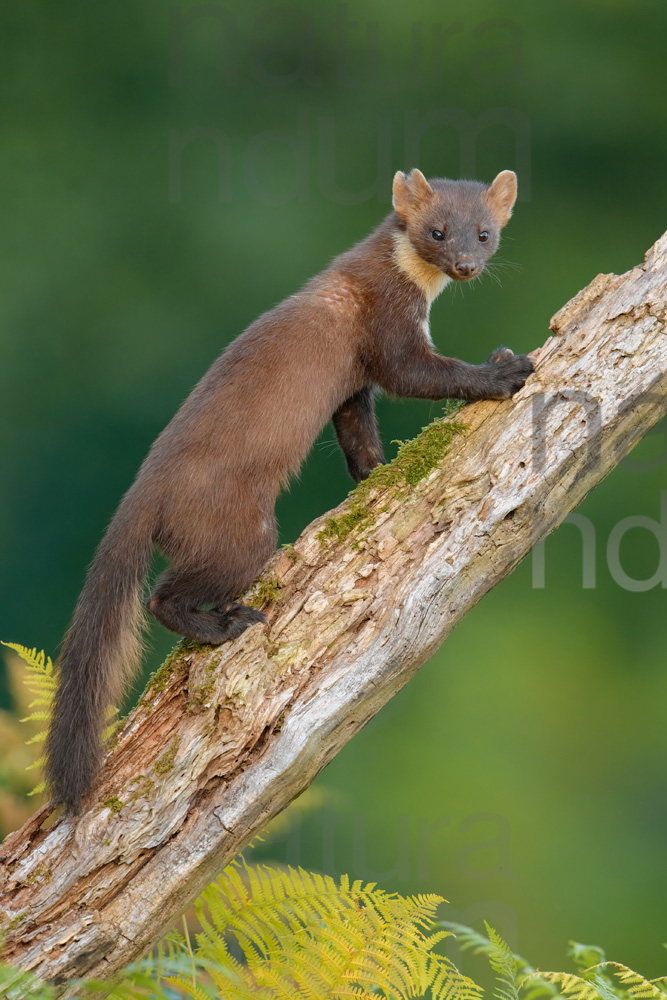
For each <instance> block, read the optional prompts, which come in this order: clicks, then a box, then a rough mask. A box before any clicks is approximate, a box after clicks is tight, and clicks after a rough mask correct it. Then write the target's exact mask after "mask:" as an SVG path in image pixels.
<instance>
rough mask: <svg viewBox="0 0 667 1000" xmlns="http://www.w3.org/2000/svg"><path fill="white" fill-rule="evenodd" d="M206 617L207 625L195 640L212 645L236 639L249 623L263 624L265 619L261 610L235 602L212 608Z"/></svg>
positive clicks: (248, 626)
mask: <svg viewBox="0 0 667 1000" xmlns="http://www.w3.org/2000/svg"><path fill="white" fill-rule="evenodd" d="M202 617H203V616H202ZM206 618H207V619H208V621H207V627H206V628H205V629H204V628H202V635H201V636H198V637H197V640H198V642H208V643H210V644H211V645H212V646H217V645H218V644H219V643H221V642H226V641H227V640H228V639H238V637H239V636H240V635H242V634H243V632H245V630H246V629H247V628H250V626H251V625H256V624H257V623H258V622H261V623H262V624H263V625H265V624H266V621H267V618H266V615H265V614H264V612H263V611H259V610H258V609H257V608H249V607H247V605H245V604H236V603H234V604H228V605H227V606H226V607H225V608H224V609H223V608H220V609H217V608H216V609H213V610H212V611H209V612H207V613H206ZM202 625H203V622H202Z"/></svg>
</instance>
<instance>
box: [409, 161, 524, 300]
mask: <svg viewBox="0 0 667 1000" xmlns="http://www.w3.org/2000/svg"><path fill="white" fill-rule="evenodd" d="M393 196H394V197H393V202H394V209H395V211H396V213H397V215H398V217H399V225H400V229H399V236H402V241H401V246H400V247H399V249H400V251H401V252H402V253H403V254H404V255H405V254H406V253H409V251H410V250H414V252H415V253H416V254H417V255H418V256H419V257H420V258H421V260H423V261H425V262H426V263H427V264H431V265H432V266H433V267H436V268H437V269H438V270H439V271H441V272H442V273H443V274H446V275H447V276H448V277H450V278H454V279H455V280H456V281H467V280H468V279H470V278H474V277H476V275H478V274H481V272H482V271H483V270H484V268H485V266H486V262H487V260H488V259H489V257H490V256H491V255H492V254H493V253H494V252H495V250H496V249H497V247H498V242H499V239H500V231H501V229H502V228H503V226H504V225H505V224H506V223H507V222H508V221H509V218H510V216H511V214H512V209H513V207H514V202H515V201H516V174H515V173H514V172H513V171H512V170H503V171H502V172H501V173H499V174H498V176H497V177H496V179H495V180H494V182H493V183H492V184H482V183H480V181H450V180H446V179H445V178H443V177H434V178H433V179H432V180H430V181H427V180H426V178H425V177H424V175H423V174H422V172H421V171H420V170H416V169H415V170H412V171H411V172H410V173H409V174H408V175H407V176H406V175H405V174H404V173H402V171H400V170H399V171H398V173H397V174H396V176H395V177H394V187H393ZM405 237H407V239H408V240H409V242H410V246H409V247H408V246H407V245H406V240H405Z"/></svg>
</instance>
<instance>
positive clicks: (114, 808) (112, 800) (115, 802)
mask: <svg viewBox="0 0 667 1000" xmlns="http://www.w3.org/2000/svg"><path fill="white" fill-rule="evenodd" d="M102 805H103V806H104V808H105V809H108V810H109V812H110V813H114V814H115V813H119V812H120V811H121V809H122V808H123V806H124V805H125V803H124V802H121V801H120V799H119V798H118V796H117V795H110V796H109V798H108V799H105V800H104V802H103V803H102Z"/></svg>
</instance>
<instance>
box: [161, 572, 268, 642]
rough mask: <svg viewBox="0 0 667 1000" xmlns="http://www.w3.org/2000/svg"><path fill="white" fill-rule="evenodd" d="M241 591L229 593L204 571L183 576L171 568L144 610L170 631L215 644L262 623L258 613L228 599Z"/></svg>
mask: <svg viewBox="0 0 667 1000" xmlns="http://www.w3.org/2000/svg"><path fill="white" fill-rule="evenodd" d="M250 582H252V581H250ZM243 589H245V588H244V587H243V586H240V587H238V588H234V589H232V590H231V592H230V588H229V587H224V588H221V587H220V584H219V581H217V580H215V579H214V578H211V576H210V574H208V573H205V572H204V571H200V572H199V573H197V574H193V573H192V572H190V573H184V572H182V571H180V572H179V570H178V568H176V567H174V568H172V569H170V570H167V573H166V574H165V575H164V577H163V578H162V580H161V581H160V582H159V583H158V585H157V587H156V588H155V590H154V591H153V593H152V594H151V596H150V598H149V599H148V601H147V602H146V607H147V608H148V610H149V611H150V612H151V614H152V615H154V617H155V618H157V620H158V621H159V622H160V624H161V625H164V627H165V628H168V629H170V631H172V632H177V633H178V634H179V635H184V636H186V637H187V638H188V639H194V640H196V641H197V642H210V643H211V644H212V645H217V644H218V643H221V642H225V640H227V639H236V638H237V636H239V635H241V633H242V632H245V630H246V629H247V628H248V627H249V626H250V625H254V624H255V623H256V622H266V615H265V614H264V613H263V612H262V611H258V610H257V608H249V607H247V606H246V605H245V604H239V603H238V602H237V601H233V600H230V597H232V596H236V594H238V593H239V592H240V591H241V590H243ZM207 605H208V607H207ZM211 605H212V607H211Z"/></svg>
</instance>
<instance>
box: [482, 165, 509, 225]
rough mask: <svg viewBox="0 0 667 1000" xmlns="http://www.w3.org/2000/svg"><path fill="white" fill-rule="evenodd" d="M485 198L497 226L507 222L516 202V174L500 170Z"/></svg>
mask: <svg viewBox="0 0 667 1000" xmlns="http://www.w3.org/2000/svg"><path fill="white" fill-rule="evenodd" d="M485 198H486V200H487V202H488V204H489V205H490V207H491V211H492V212H493V214H494V215H495V217H496V219H497V221H498V225H500V226H504V225H505V224H506V223H508V222H509V220H510V216H511V214H512V209H513V208H514V202H515V201H516V174H515V173H514V171H513V170H501V172H500V173H499V174H498V176H497V177H496V179H495V180H494V182H493V184H492V185H491V187H490V188H488V189H487V191H486V194H485Z"/></svg>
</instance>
